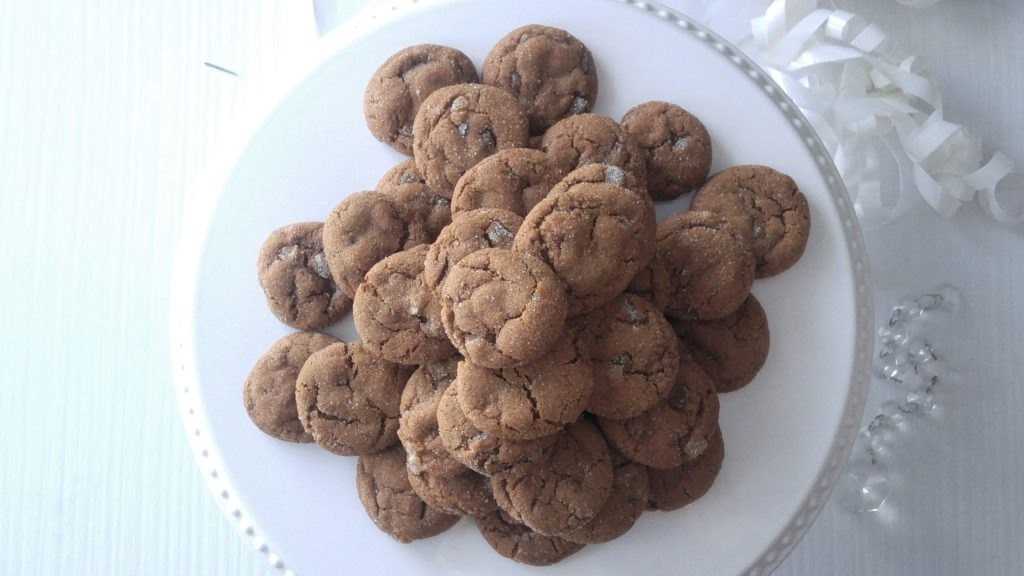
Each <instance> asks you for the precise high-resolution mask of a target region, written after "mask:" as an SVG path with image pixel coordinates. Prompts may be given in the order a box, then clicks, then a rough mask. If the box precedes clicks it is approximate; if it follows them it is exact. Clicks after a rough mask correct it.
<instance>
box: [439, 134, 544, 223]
mask: <svg viewBox="0 0 1024 576" xmlns="http://www.w3.org/2000/svg"><path fill="white" fill-rule="evenodd" d="M557 180H558V179H557V178H556V175H555V173H554V172H553V171H552V170H551V169H550V168H549V167H548V161H547V155H546V154H544V153H543V152H541V151H539V150H531V149H529V148H507V149H505V150H501V151H499V152H497V153H495V154H494V155H493V156H488V157H487V158H485V159H483V160H481V161H480V163H479V164H477V165H476V166H473V167H472V168H470V169H469V170H467V171H466V173H465V174H463V175H462V178H459V181H458V182H457V183H456V184H455V191H454V192H453V193H452V202H451V211H452V214H453V215H458V214H461V213H463V212H469V211H470V210H476V209H478V208H499V209H502V210H508V211H509V212H514V213H516V214H518V215H520V216H526V214H527V213H528V212H529V211H530V210H531V209H532V208H533V207H534V206H535V205H536V204H537V203H538V202H540V201H541V200H543V199H544V197H545V196H547V195H548V192H550V191H551V187H552V186H554V185H555V182H557Z"/></svg>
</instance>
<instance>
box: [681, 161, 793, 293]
mask: <svg viewBox="0 0 1024 576" xmlns="http://www.w3.org/2000/svg"><path fill="white" fill-rule="evenodd" d="M691 208H692V209H693V210H710V211H712V212H716V213H718V214H721V215H722V216H725V217H726V219H728V220H729V222H730V223H731V224H732V225H733V227H735V228H736V230H738V231H739V233H740V234H742V235H743V237H744V238H746V239H747V241H748V242H750V244H751V246H752V248H753V251H754V259H755V261H756V262H757V273H756V276H757V277H758V278H766V277H768V276H774V275H776V274H779V273H780V272H783V271H785V270H786V269H788V268H789V267H790V266H792V265H793V264H795V263H796V261H797V260H799V259H800V256H802V255H803V253H804V248H806V247H807V238H808V237H809V236H810V233H811V212H810V208H809V207H808V205H807V198H806V197H805V196H804V195H803V193H802V192H800V189H799V188H798V187H797V185H796V182H794V181H793V179H792V178H790V177H789V176H787V175H785V174H783V173H781V172H779V171H777V170H774V169H772V168H769V167H767V166H735V167H733V168H728V169H726V170H723V171H721V172H719V173H718V174H715V175H714V176H712V177H711V179H710V180H708V181H707V182H706V183H705V184H704V185H703V186H701V187H700V190H698V191H697V193H696V194H694V195H693V201H692V202H691Z"/></svg>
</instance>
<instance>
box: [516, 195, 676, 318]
mask: <svg viewBox="0 0 1024 576" xmlns="http://www.w3.org/2000/svg"><path fill="white" fill-rule="evenodd" d="M655 230H656V225H655V220H654V210H653V208H652V207H651V206H650V204H649V203H648V202H645V201H644V200H643V199H642V198H641V197H640V196H638V195H637V194H634V193H632V192H629V191H627V190H625V189H624V188H622V187H620V186H616V185H614V184H604V183H602V184H589V183H587V184H579V185H577V186H575V187H573V188H572V189H571V190H568V191H566V192H563V193H561V194H552V195H549V196H548V197H547V198H545V199H544V200H542V201H541V202H540V203H539V204H537V206H536V207H534V209H533V210H532V211H530V214H529V215H528V216H527V217H526V220H524V221H523V225H522V226H521V227H520V229H519V232H518V233H516V239H515V241H514V242H513V244H512V248H513V249H514V250H516V251H518V252H523V253H526V254H534V255H536V256H538V257H540V258H541V259H542V260H543V261H544V262H546V263H547V264H548V265H549V266H551V268H552V269H553V270H554V271H555V274H557V276H558V278H559V279H561V281H562V282H563V283H564V284H565V287H566V291H567V295H568V306H569V315H570V316H576V315H579V314H583V313H585V312H589V311H591V310H595V309H597V308H599V307H601V306H603V305H605V304H607V303H608V302H610V301H611V300H612V299H613V298H615V297H616V296H618V295H619V294H620V293H621V292H622V291H623V290H624V289H625V288H626V286H627V285H629V282H630V280H632V279H633V276H635V275H636V273H637V271H638V270H639V269H640V268H641V267H643V266H644V265H645V264H647V261H648V260H650V259H651V256H652V255H653V254H654V238H655Z"/></svg>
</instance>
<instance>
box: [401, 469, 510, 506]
mask: <svg viewBox="0 0 1024 576" xmlns="http://www.w3.org/2000/svg"><path fill="white" fill-rule="evenodd" d="M409 485H410V486H412V489H413V490H414V491H415V492H416V494H417V495H418V496H419V497H420V498H422V499H423V501H424V502H426V503H427V504H428V505H430V506H433V507H434V508H436V509H438V510H440V511H442V512H445V513H447V514H456V515H459V516H486V515H488V514H490V513H491V512H494V511H495V510H496V509H497V508H498V504H497V503H495V501H494V494H493V493H492V492H491V481H490V479H488V478H487V477H486V476H481V475H480V474H477V473H476V472H474V471H472V470H470V469H469V468H465V469H463V471H462V472H461V473H459V474H435V473H431V472H423V473H421V474H414V473H413V472H412V470H410V471H409Z"/></svg>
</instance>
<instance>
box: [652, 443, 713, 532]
mask: <svg viewBox="0 0 1024 576" xmlns="http://www.w3.org/2000/svg"><path fill="white" fill-rule="evenodd" d="M724 460H725V441H724V439H723V438H722V429H721V428H718V429H716V430H715V433H714V434H712V435H711V439H710V440H709V441H708V448H707V450H705V451H704V453H703V454H701V455H700V456H698V457H697V459H696V460H693V461H692V462H687V463H685V464H683V465H682V466H677V467H675V468H668V469H666V470H656V469H654V468H651V469H650V470H648V479H649V482H650V496H649V498H648V502H647V504H648V507H649V508H651V509H655V510H663V511H666V512H667V511H671V510H678V509H680V508H682V507H683V506H686V505H688V504H692V503H693V502H694V501H696V500H698V499H699V498H701V497H702V496H704V495H705V494H707V492H708V490H710V489H711V485H712V484H714V482H715V478H717V477H718V473H719V472H720V471H721V470H722V462H723V461H724Z"/></svg>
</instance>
